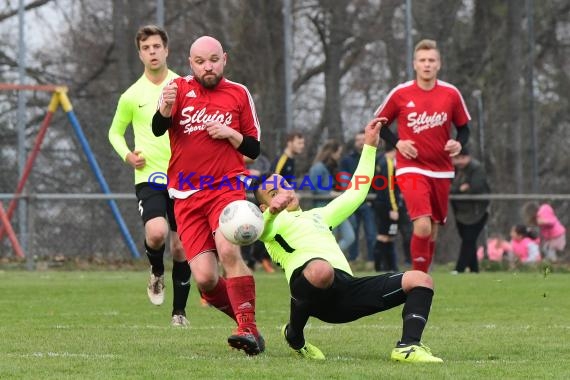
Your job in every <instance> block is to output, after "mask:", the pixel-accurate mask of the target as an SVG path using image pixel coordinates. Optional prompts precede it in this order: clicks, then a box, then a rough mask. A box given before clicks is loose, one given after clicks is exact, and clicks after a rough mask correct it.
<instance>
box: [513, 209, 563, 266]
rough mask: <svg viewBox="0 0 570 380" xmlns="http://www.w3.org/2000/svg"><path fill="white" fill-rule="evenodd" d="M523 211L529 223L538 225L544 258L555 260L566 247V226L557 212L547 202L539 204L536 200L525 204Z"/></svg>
mask: <svg viewBox="0 0 570 380" xmlns="http://www.w3.org/2000/svg"><path fill="white" fill-rule="evenodd" d="M523 212H524V215H525V218H526V220H527V223H528V224H530V225H533V226H538V228H539V229H540V240H541V244H542V251H543V253H544V258H545V259H547V260H550V261H552V262H555V261H556V260H557V252H560V251H563V250H564V248H565V247H566V228H565V227H564V226H563V225H562V223H560V220H558V217H557V216H556V213H555V212H554V210H553V209H552V206H550V205H549V204H547V203H544V204H542V205H539V204H538V203H536V202H529V203H527V204H525V206H524V208H523Z"/></svg>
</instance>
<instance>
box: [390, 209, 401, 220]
mask: <svg viewBox="0 0 570 380" xmlns="http://www.w3.org/2000/svg"><path fill="white" fill-rule="evenodd" d="M389 215H390V220H393V221H394V222H397V221H398V219H400V214H399V213H398V211H394V210H390V212H389Z"/></svg>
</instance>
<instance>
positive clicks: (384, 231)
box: [373, 143, 401, 272]
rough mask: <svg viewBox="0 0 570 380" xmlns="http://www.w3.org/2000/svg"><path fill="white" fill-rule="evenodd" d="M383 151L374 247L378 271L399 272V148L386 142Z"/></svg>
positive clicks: (378, 174) (378, 162)
mask: <svg viewBox="0 0 570 380" xmlns="http://www.w3.org/2000/svg"><path fill="white" fill-rule="evenodd" d="M385 145H386V149H385V151H384V153H383V154H380V155H379V156H378V157H377V158H376V171H375V178H377V179H376V181H375V186H373V188H374V193H375V194H376V196H375V197H374V214H375V216H376V228H377V231H378V235H377V236H376V247H375V248H374V270H376V272H380V271H389V272H398V271H399V269H398V256H397V255H396V249H395V247H394V238H395V236H396V235H397V234H398V220H399V219H400V210H399V206H398V205H399V204H400V198H401V196H400V189H399V188H398V186H397V184H396V181H395V179H396V177H395V166H396V149H395V148H394V147H393V146H392V145H390V144H388V143H386V144H385Z"/></svg>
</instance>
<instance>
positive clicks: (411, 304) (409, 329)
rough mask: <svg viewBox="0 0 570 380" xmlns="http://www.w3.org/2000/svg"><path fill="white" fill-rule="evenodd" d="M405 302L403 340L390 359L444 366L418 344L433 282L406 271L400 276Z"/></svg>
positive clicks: (427, 349) (428, 307) (429, 303)
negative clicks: (404, 292)
mask: <svg viewBox="0 0 570 380" xmlns="http://www.w3.org/2000/svg"><path fill="white" fill-rule="evenodd" d="M402 288H403V289H404V291H406V302H405V304H404V308H403V310H402V320H403V328H402V337H401V339H400V341H399V342H398V343H397V344H396V347H395V348H394V349H393V350H392V354H391V355H390V357H391V359H392V360H395V361H398V362H406V363H443V360H442V359H440V358H438V357H436V356H434V355H433V354H432V353H431V350H430V349H429V348H428V347H427V346H426V345H424V344H423V343H421V339H422V334H423V331H424V328H425V325H426V323H427V321H428V316H429V312H430V309H431V302H432V298H433V281H432V279H431V277H430V276H429V275H428V274H426V273H423V272H421V271H408V272H405V273H404V275H403V277H402Z"/></svg>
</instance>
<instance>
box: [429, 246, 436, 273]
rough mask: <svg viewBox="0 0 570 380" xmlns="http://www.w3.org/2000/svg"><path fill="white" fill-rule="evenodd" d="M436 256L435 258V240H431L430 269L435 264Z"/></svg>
mask: <svg viewBox="0 0 570 380" xmlns="http://www.w3.org/2000/svg"><path fill="white" fill-rule="evenodd" d="M434 256H435V240H430V241H429V265H428V269H429V267H430V266H431V263H432V262H433V257H434Z"/></svg>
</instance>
